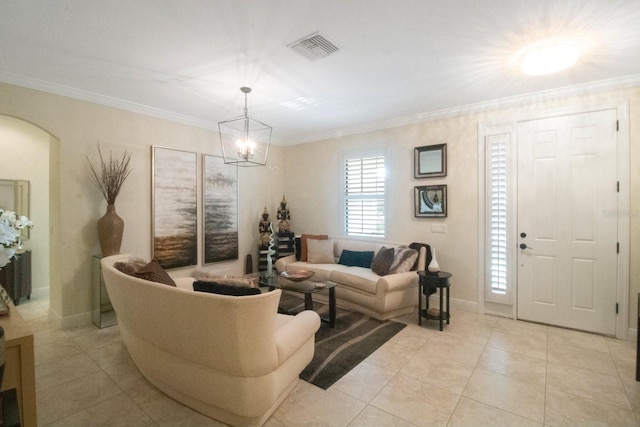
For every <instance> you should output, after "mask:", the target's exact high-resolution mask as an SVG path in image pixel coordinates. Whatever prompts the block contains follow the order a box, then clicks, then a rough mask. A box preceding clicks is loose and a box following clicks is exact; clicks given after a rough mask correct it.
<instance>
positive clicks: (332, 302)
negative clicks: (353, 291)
mask: <svg viewBox="0 0 640 427" xmlns="http://www.w3.org/2000/svg"><path fill="white" fill-rule="evenodd" d="M335 325H336V288H335V286H334V287H333V288H331V289H329V327H330V328H333V327H334V326H335Z"/></svg>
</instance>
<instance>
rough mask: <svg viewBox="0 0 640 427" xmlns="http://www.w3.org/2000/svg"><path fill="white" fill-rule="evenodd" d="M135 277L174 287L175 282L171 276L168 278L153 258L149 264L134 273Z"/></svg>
mask: <svg viewBox="0 0 640 427" xmlns="http://www.w3.org/2000/svg"><path fill="white" fill-rule="evenodd" d="M135 277H138V278H140V279H144V280H149V281H151V282H156V283H163V284H165V285H169V286H175V285H176V282H174V281H173V279H172V278H171V276H169V274H168V273H167V272H166V271H165V270H164V268H162V266H161V265H160V263H159V262H158V260H156V259H155V258H154V259H153V260H152V261H151V262H150V263H149V264H147V265H145V266H143V267H141V268H139V269H138V271H136V272H135Z"/></svg>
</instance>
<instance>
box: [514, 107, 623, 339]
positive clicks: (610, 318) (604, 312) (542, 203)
mask: <svg viewBox="0 0 640 427" xmlns="http://www.w3.org/2000/svg"><path fill="white" fill-rule="evenodd" d="M616 120H617V114H616V110H605V111H598V112H591V113H583V114H575V115H570V116H561V117H554V118H548V119H540V120H532V121H526V122H521V123H519V124H518V135H517V139H518V226H517V228H518V236H517V242H518V246H519V248H518V288H517V292H518V297H517V301H518V305H517V315H518V318H519V319H523V320H530V321H535V322H541V323H547V324H552V325H558V326H564V327H569V328H575V329H581V330H586V331H591V332H598V333H603V334H610V335H615V333H616V308H617V307H616V301H617V298H616V289H617V287H616V286H617V274H618V270H617V241H618V238H617V216H616V215H615V212H616V211H617V181H616V176H617V135H616ZM523 245H524V246H523ZM523 247H524V249H522V248H523Z"/></svg>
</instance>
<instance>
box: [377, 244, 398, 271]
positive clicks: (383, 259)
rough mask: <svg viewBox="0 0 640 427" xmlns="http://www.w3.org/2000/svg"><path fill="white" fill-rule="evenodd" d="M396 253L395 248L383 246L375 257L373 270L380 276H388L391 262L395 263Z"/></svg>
mask: <svg viewBox="0 0 640 427" xmlns="http://www.w3.org/2000/svg"><path fill="white" fill-rule="evenodd" d="M394 253H395V251H394V249H393V248H385V247H384V246H383V247H381V248H380V250H379V251H378V253H377V254H376V257H375V258H374V259H373V263H372V264H371V270H373V272H374V273H376V274H377V275H378V276H386V275H387V274H389V269H390V268H391V264H393V259H394Z"/></svg>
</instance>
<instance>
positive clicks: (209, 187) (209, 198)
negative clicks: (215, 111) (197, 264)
mask: <svg viewBox="0 0 640 427" xmlns="http://www.w3.org/2000/svg"><path fill="white" fill-rule="evenodd" d="M202 170H203V180H202V181H203V182H202V193H203V198H204V204H203V209H204V222H203V228H204V263H205V264H208V263H212V262H218V261H226V260H233V259H238V168H237V166H234V165H227V164H225V163H224V159H223V158H222V157H216V156H207V155H205V156H203V165H202Z"/></svg>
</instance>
